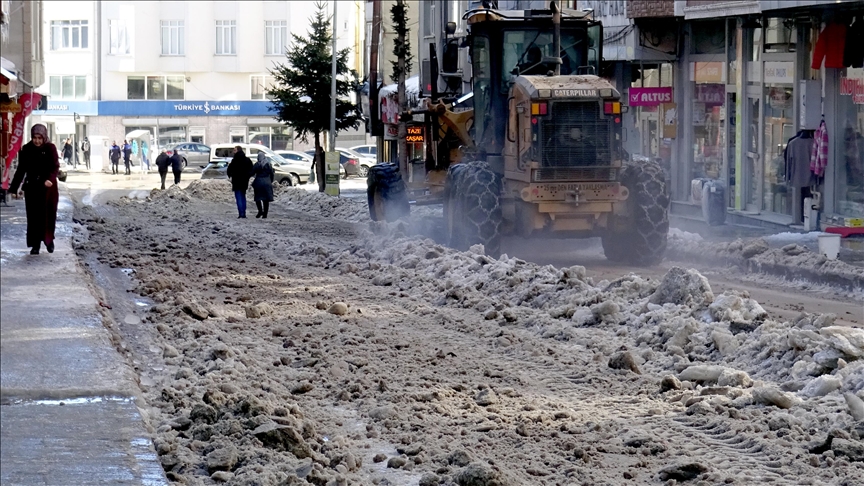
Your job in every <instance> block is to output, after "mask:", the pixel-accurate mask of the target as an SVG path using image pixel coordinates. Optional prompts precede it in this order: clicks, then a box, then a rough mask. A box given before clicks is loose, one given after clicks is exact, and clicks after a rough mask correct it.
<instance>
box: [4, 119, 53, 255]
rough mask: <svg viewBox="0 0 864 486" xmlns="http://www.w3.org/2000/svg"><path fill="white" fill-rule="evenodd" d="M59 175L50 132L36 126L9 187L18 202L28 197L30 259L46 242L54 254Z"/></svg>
mask: <svg viewBox="0 0 864 486" xmlns="http://www.w3.org/2000/svg"><path fill="white" fill-rule="evenodd" d="M59 171H60V161H59V160H58V158H57V147H55V146H54V144H53V143H51V142H49V141H48V129H47V128H45V125H42V124H37V125H33V128H31V129H30V142H28V143H27V144H26V145H24V146H23V147H21V151H20V152H18V169H17V170H16V171H15V177H13V178H12V184H11V185H10V186H9V190H10V192H12V194H13V197H15V198H16V199H17V198H19V197H21V196H22V195H24V196H25V197H26V199H25V200H24V203H25V206H26V207H27V246H28V247H30V248H31V250H30V254H31V255H38V254H39V248H40V247H41V246H42V242H43V241H44V242H45V248H46V249H47V250H48V253H53V252H54V227H55V225H56V223H57V202H58V200H59V199H60V193H59V192H58V191H57V174H58V172H59ZM22 183H23V184H22ZM19 186H20V188H21V190H19ZM22 192H23V194H22Z"/></svg>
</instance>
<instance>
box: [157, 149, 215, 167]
mask: <svg viewBox="0 0 864 486" xmlns="http://www.w3.org/2000/svg"><path fill="white" fill-rule="evenodd" d="M174 152H177V153H179V154H180V156H181V157H183V168H184V169H185V168H189V169H195V170H198V169H203V168H204V167H205V166H206V165H207V163H208V162H210V147H208V146H207V145H204V144H200V143H193V142H185V143H179V144H177V145H174V146H173V147H170V148H168V149H167V150H166V151H165V153H167V154H168V155H169V156H170V155H171V154H173V153H174Z"/></svg>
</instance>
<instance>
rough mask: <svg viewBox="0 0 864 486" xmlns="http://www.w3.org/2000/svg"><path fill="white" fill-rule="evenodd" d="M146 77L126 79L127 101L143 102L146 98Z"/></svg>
mask: <svg viewBox="0 0 864 486" xmlns="http://www.w3.org/2000/svg"><path fill="white" fill-rule="evenodd" d="M144 85H145V82H144V76H129V77H127V78H126V99H127V100H143V99H146V96H144Z"/></svg>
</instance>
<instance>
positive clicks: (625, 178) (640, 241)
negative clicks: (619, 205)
mask: <svg viewBox="0 0 864 486" xmlns="http://www.w3.org/2000/svg"><path fill="white" fill-rule="evenodd" d="M620 181H621V183H622V185H624V187H626V188H627V190H628V191H629V192H630V196H629V197H628V198H627V202H626V204H627V215H626V216H617V217H615V218H614V219H613V221H612V225H611V227H610V228H609V230H608V231H607V233H606V234H605V235H604V236H603V238H602V241H603V252H604V253H605V255H606V258H607V259H609V260H610V261H613V262H622V263H629V264H632V265H641V266H649V265H656V264H658V263H660V261H661V260H663V254H664V253H665V252H666V239H667V236H668V233H669V191H668V188H667V187H666V179H665V177H664V174H663V168H662V167H660V165H659V164H657V163H656V162H642V163H639V164H638V165H636V164H628V165H626V166H624V168H623V169H622V170H621V177H620Z"/></svg>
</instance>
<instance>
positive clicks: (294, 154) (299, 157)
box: [276, 150, 345, 179]
mask: <svg viewBox="0 0 864 486" xmlns="http://www.w3.org/2000/svg"><path fill="white" fill-rule="evenodd" d="M276 153H277V154H279V155H281V156H282V158H283V159H285V160H288V161H289V162H290V161H295V160H296V161H298V162H303V163H304V164H309V167H310V168H311V167H312V160H313V157H312V156H311V155H310V154H307V153H303V152H298V151H296V150H277V151H276ZM339 176H340V177H342V178H343V179H344V178H345V167H344V166H342V165H340V166H339Z"/></svg>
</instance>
